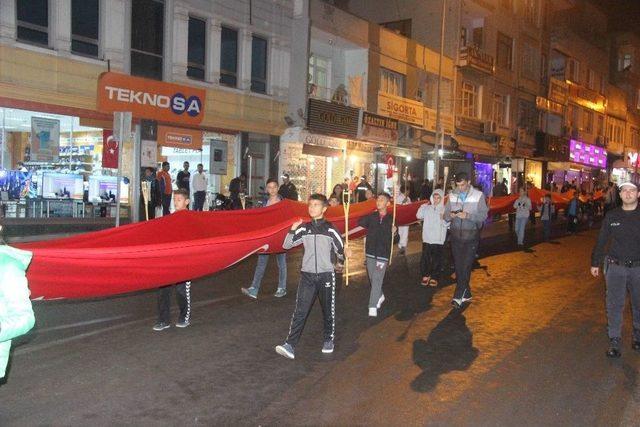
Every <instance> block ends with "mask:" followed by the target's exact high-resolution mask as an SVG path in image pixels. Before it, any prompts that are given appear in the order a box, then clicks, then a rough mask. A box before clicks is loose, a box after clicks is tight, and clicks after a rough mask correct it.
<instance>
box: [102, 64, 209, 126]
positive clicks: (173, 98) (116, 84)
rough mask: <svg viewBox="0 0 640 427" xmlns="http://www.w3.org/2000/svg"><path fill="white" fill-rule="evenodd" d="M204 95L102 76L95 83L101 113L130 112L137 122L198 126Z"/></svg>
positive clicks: (144, 81) (174, 86)
mask: <svg viewBox="0 0 640 427" xmlns="http://www.w3.org/2000/svg"><path fill="white" fill-rule="evenodd" d="M205 96H206V92H205V91H204V90H202V89H197V88H192V87H189V86H183V85H177V84H173V83H165V82H160V81H156V80H149V79H143V78H140V77H132V76H128V75H126V74H119V73H111V72H107V73H102V74H101V75H100V78H99V80H98V109H99V110H100V111H101V112H109V113H112V112H115V111H131V112H132V113H133V116H134V117H136V118H143V119H153V120H158V121H161V122H169V123H178V124H180V123H182V124H192V125H197V124H200V122H202V119H203V117H204V100H205Z"/></svg>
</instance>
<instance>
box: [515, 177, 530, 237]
mask: <svg viewBox="0 0 640 427" xmlns="http://www.w3.org/2000/svg"><path fill="white" fill-rule="evenodd" d="M513 207H514V209H515V210H516V236H518V246H522V245H524V230H525V227H526V225H527V221H528V220H529V214H530V212H531V199H530V198H529V196H528V195H527V190H525V189H524V188H521V189H520V195H519V197H518V198H517V199H516V201H515V202H513Z"/></svg>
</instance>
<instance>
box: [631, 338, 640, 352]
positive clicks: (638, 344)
mask: <svg viewBox="0 0 640 427" xmlns="http://www.w3.org/2000/svg"><path fill="white" fill-rule="evenodd" d="M631 348H632V349H634V350H635V351H640V340H633V343H631Z"/></svg>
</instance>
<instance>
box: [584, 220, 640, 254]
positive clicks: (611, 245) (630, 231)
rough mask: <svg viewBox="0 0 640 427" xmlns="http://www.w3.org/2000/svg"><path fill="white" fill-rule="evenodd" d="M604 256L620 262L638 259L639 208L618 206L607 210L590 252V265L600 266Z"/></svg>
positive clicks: (639, 240)
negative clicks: (624, 208) (632, 208)
mask: <svg viewBox="0 0 640 427" xmlns="http://www.w3.org/2000/svg"><path fill="white" fill-rule="evenodd" d="M605 256H610V257H611V258H613V259H615V260H617V261H620V262H625V261H640V209H638V208H636V209H634V210H632V211H625V210H623V209H622V207H619V208H615V209H612V210H610V211H609V212H607V214H606V215H605V217H604V219H603V220H602V226H601V228H600V235H599V236H598V242H597V243H596V246H595V247H594V248H593V252H592V253H591V266H592V267H601V266H602V262H603V261H604V257H605Z"/></svg>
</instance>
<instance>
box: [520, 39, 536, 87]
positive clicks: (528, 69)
mask: <svg viewBox="0 0 640 427" xmlns="http://www.w3.org/2000/svg"><path fill="white" fill-rule="evenodd" d="M539 70H540V66H539V65H538V51H537V50H536V48H535V47H533V46H532V45H530V44H529V43H524V44H523V45H522V69H521V70H520V74H521V75H522V77H525V78H527V79H529V80H534V81H536V82H537V81H538V78H539V77H540V74H539Z"/></svg>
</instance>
